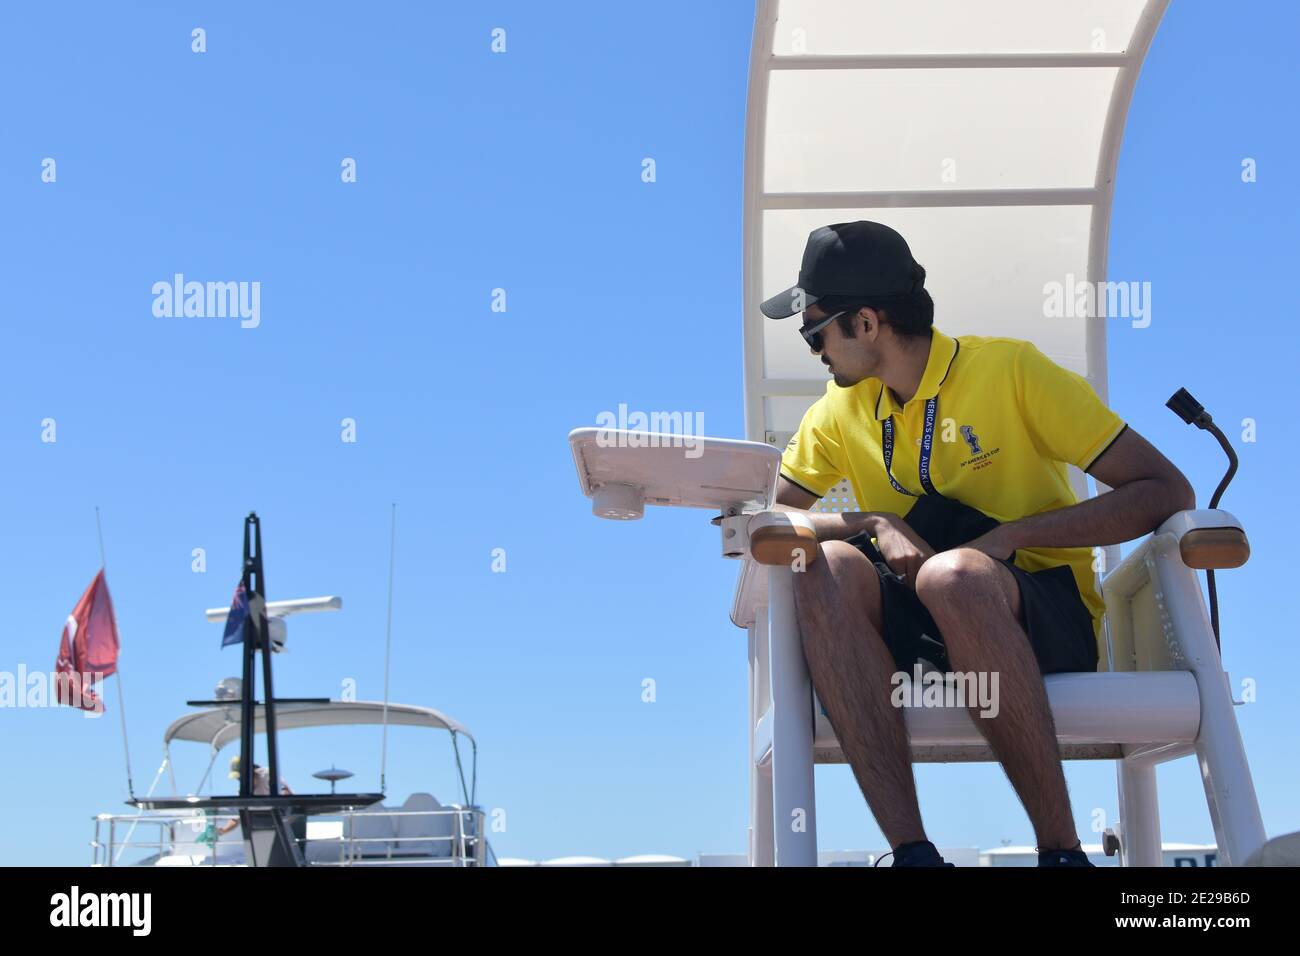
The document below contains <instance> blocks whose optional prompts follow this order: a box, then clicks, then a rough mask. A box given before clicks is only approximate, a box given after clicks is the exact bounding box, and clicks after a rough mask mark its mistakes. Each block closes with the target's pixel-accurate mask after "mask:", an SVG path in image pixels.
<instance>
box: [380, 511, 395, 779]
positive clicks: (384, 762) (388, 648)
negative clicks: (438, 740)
mask: <svg viewBox="0 0 1300 956" xmlns="http://www.w3.org/2000/svg"><path fill="white" fill-rule="evenodd" d="M396 560H397V502H395V501H394V502H393V510H392V517H391V519H390V521H389V526H388V624H387V626H386V627H385V629H384V731H383V739H382V741H381V743H380V745H379V792H380V793H387V792H388V783H387V779H386V775H387V772H388V674H389V662H390V660H391V659H392V655H393V568H394V566H395V564H396Z"/></svg>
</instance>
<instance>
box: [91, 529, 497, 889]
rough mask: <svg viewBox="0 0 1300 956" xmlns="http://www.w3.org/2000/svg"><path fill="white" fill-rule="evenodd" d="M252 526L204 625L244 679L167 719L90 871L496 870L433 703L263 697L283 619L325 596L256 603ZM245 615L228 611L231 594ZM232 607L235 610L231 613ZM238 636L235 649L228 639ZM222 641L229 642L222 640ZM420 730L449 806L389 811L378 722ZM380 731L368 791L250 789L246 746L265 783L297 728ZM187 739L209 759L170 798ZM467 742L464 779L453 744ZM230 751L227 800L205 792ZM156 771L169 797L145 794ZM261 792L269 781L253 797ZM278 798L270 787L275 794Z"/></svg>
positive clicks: (428, 803)
mask: <svg viewBox="0 0 1300 956" xmlns="http://www.w3.org/2000/svg"><path fill="white" fill-rule="evenodd" d="M261 552H262V549H261V525H260V521H259V519H258V518H257V515H256V514H255V513H254V514H250V515H249V516H248V518H247V519H246V521H245V528H244V571H245V573H244V577H243V580H242V582H241V586H240V590H238V591H236V601H235V604H234V605H232V608H231V609H229V610H228V609H226V608H212V609H209V610H208V611H207V618H208V620H209V621H214V622H217V623H226V622H227V620H228V617H229V616H230V615H231V614H232V612H233V613H235V614H237V615H239V619H238V621H237V622H236V623H235V624H231V625H230V626H228V627H227V634H232V633H234V634H236V635H238V634H239V633H240V632H242V644H243V650H244V676H243V677H242V678H235V677H229V678H226V679H224V680H222V681H221V682H220V683H218V684H217V687H216V691H215V694H214V696H213V698H212V699H210V700H192V701H187V704H188V705H189V706H190V707H194V708H197V709H196V710H194V711H192V712H190V713H186V714H184V715H182V716H181V717H178V718H177V719H175V720H174V721H172V722H171V724H169V725H168V727H167V729H166V730H165V732H164V733H163V762H162V764H161V765H160V766H159V768H158V772H157V773H156V774H155V776H154V780H153V783H152V784H151V785H150V787H149V792H148V794H146V795H145V796H144V797H141V798H135V797H134V796H133V797H132V799H131V800H130V801H129V803H130V805H131V806H133V807H134V812H107V813H101V814H99V815H97V816H96V817H95V818H94V828H95V829H94V837H93V839H92V841H91V853H92V860H91V863H92V865H93V866H150V867H152V866H181V867H193V866H294V867H311V866H316V867H319V866H330V867H334V866H340V867H342V866H346V867H354V866H366V867H375V866H398V867H410V866H415V867H429V866H452V867H470V866H473V867H482V866H495V865H496V860H495V856H494V854H493V851H492V848H491V846H490V844H489V842H488V839H487V831H486V826H485V824H486V821H485V815H484V812H483V809H482V807H480V806H479V805H478V804H477V803H476V802H475V800H476V793H477V786H478V744H477V742H476V741H475V739H474V736H473V735H472V734H471V733H470V732H469V730H468V728H466V727H465V726H464V725H463V724H462V723H460V722H459V721H457V720H455V719H453V718H452V717H450V716H448V715H447V714H444V713H442V712H441V711H438V710H435V709H433V708H431V707H422V706H417V705H414V704H400V703H391V702H388V701H350V700H331V699H328V698H279V697H276V696H275V695H274V693H273V692H272V687H273V684H272V677H271V659H272V656H273V655H274V654H275V653H277V652H279V651H282V650H283V649H284V646H285V642H286V640H287V625H286V623H285V619H286V618H287V617H289V616H291V615H293V614H300V613H314V612H322V611H336V610H339V609H341V608H342V606H343V601H342V599H341V598H339V597H337V596H329V597H317V598H305V599H295V600H287V601H272V602H267V601H266V600H265V597H264V595H263V594H262V561H261ZM241 591H242V593H243V594H244V595H245V597H244V599H243V600H244V601H245V603H246V608H241V606H240V601H241V598H240V593H241ZM237 609H238V610H237ZM236 640H241V638H239V637H238V636H236ZM233 642H234V641H232V643H233ZM259 652H260V653H261V654H262V664H263V675H264V682H265V684H266V696H265V699H264V700H261V701H259V700H257V699H256V696H255V685H254V677H255V675H256V670H255V669H254V667H253V662H254V657H255V655H256V654H257V653H259ZM390 725H393V726H408V727H424V728H427V729H430V730H433V731H435V732H445V733H447V734H449V735H450V738H451V744H452V753H453V755H454V758H455V763H456V773H457V779H458V782H459V794H458V795H457V796H458V800H459V802H457V803H451V804H442V803H440V802H439V801H438V799H437V798H436V797H435V796H434V795H433V794H432V793H430V792H426V791H420V792H415V793H412V794H410V795H409V796H407V797H406V798H405V799H404V800H403V801H402V802H401V803H400V804H388V803H386V802H385V801H386V800H387V799H388V795H387V794H386V793H385V792H384V789H385V784H384V772H383V769H382V767H383V766H384V760H385V759H386V753H387V733H386V731H387V727H388V726H390ZM355 726H381V727H383V728H384V730H385V734H384V739H383V743H382V745H381V748H382V750H381V771H380V792H378V793H338V792H336V787H337V784H338V782H339V781H342V780H347V779H349V778H350V777H351V776H352V774H351V773H350V772H348V771H346V770H339V769H338V768H335V767H331V768H330V769H328V770H322V771H320V772H318V773H316V774H315V775H314V776H315V777H316V778H317V779H320V780H322V781H323V782H328V783H329V785H330V792H329V793H315V794H298V793H291V792H287V788H286V792H277V793H269V792H261V793H259V792H258V790H259V787H258V786H257V785H256V783H255V777H254V769H253V768H254V767H255V764H253V759H252V758H253V754H254V746H253V743H254V738H255V737H256V736H257V735H261V736H262V737H263V741H264V752H265V753H266V754H267V764H268V771H267V774H268V776H267V778H266V779H267V780H268V781H269V780H279V779H280V777H279V773H278V735H279V733H280V732H282V731H286V730H297V729H302V728H307V727H335V728H343V727H355ZM174 741H188V742H191V743H196V744H200V745H203V746H205V747H206V748H207V750H208V755H209V759H208V763H207V767H206V769H205V770H204V773H203V776H202V777H201V778H200V780H199V781H198V783H197V784H196V785H195V787H194V789H193V790H192V791H190V792H188V793H180V792H179V791H177V784H176V777H175V772H174V764H173V761H172V752H171V745H172V743H173V742H174ZM462 741H463V742H465V743H467V744H468V745H469V747H468V754H467V755H466V756H467V758H468V763H469V768H468V771H469V772H468V778H467V776H466V767H465V761H464V760H463V759H462V751H461V743H462ZM236 743H237V744H238V745H239V749H240V756H239V763H238V767H239V770H238V772H237V773H236V772H232V774H231V775H232V776H238V778H239V781H240V792H239V794H238V795H221V794H214V793H211V792H210V789H211V785H212V778H213V767H214V766H215V765H216V763H217V761H218V759H219V758H220V757H221V755H222V753H223V751H225V749H226V748H227V747H229V746H230V745H232V744H236ZM164 774H166V775H167V776H168V778H169V780H170V782H171V785H172V788H173V791H174V792H173V794H171V795H168V796H155V795H154V790H155V789H156V788H157V786H158V783H159V781H160V780H161V779H162V778H163V775H164ZM263 789H265V790H269V789H271V788H270V787H269V786H267V787H266V788H263ZM276 789H279V788H276Z"/></svg>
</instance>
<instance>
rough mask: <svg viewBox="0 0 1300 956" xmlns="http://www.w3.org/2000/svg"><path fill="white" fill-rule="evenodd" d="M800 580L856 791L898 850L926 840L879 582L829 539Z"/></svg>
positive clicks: (803, 612) (823, 691)
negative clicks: (896, 702)
mask: <svg viewBox="0 0 1300 956" xmlns="http://www.w3.org/2000/svg"><path fill="white" fill-rule="evenodd" d="M821 551H822V557H821V559H820V560H818V561H815V562H814V563H812V564H810V565H809V566H808V569H807V570H806V571H804V572H802V573H800V574H796V575H795V576H794V577H795V589H794V593H795V610H796V612H797V613H798V615H799V630H800V633H801V634H802V637H803V651H804V657H805V658H806V659H807V661H808V670H809V673H810V674H811V676H812V682H813V686H814V687H815V688H817V696H818V697H819V698H820V699H821V702H822V704H823V705H824V706H825V708H826V714H827V716H828V717H829V718H830V722H831V726H832V727H833V728H834V729H835V735H836V737H837V738H838V739H839V742H840V746H841V747H842V748H843V749H844V755H845V756H846V757H847V758H848V761H849V764H850V766H852V768H853V775H854V777H856V778H857V781H858V786H859V787H860V788H861V789H862V794H863V796H865V797H866V799H867V806H868V807H870V808H871V812H872V813H873V814H875V817H876V822H877V823H878V824H879V825H880V829H881V832H883V833H884V835H885V839H887V840H888V841H889V845H890V847H891V848H893V849H897V848H898V846H899V845H900V844H903V843H912V842H915V841H918V840H924V839H926V836H925V828H924V827H923V826H922V824H921V810H920V807H919V806H918V804H917V800H916V780H915V778H914V777H913V775H912V756H911V750H910V748H909V746H908V740H907V730H906V727H905V725H904V723H903V711H902V710H901V709H899V708H896V707H894V706H893V705H892V704H891V702H890V691H891V690H892V689H893V688H892V686H891V684H890V676H891V675H892V674H893V673H894V672H895V671H896V670H897V667H896V666H895V664H894V658H893V655H891V654H890V653H889V650H888V648H886V647H885V642H884V640H883V639H882V638H881V636H880V631H881V613H880V603H881V597H880V578H879V576H878V575H877V573H876V570H875V568H873V567H872V566H871V562H870V561H868V560H867V557H866V555H864V554H863V553H862V552H861V551H859V550H858V549H857V548H854V547H853V546H852V545H849V544H845V543H844V542H843V541H827V542H824V543H823V544H822V546H821Z"/></svg>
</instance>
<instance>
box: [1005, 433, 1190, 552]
mask: <svg viewBox="0 0 1300 956" xmlns="http://www.w3.org/2000/svg"><path fill="white" fill-rule="evenodd" d="M1088 474H1090V475H1092V476H1093V478H1095V479H1097V481H1099V482H1102V483H1104V484H1106V485H1109V486H1110V487H1111V488H1112V490H1111V491H1108V492H1106V493H1105V494H1103V495H1098V496H1097V497H1095V498H1089V499H1088V500H1087V501H1081V502H1079V503H1078V504H1074V505H1070V506H1069V507H1067V508H1058V509H1056V510H1054V511H1045V512H1043V513H1042V514H1036V515H1030V516H1029V517H1026V518H1020V519H1018V520H1016V521H1009V522H1007V523H1006V524H1004V525H1002V526H1001V527H999V528H996V529H994V531H992V532H990V534H989V535H985V536H983V538H981V539H980V540H981V541H983V540H984V539H986V538H989V537H993V536H996V537H998V538H1000V539H1001V542H1002V544H1004V545H1009V547H1008V548H1007V551H1008V554H1009V552H1010V551H1011V550H1012V549H1015V548H1077V547H1099V546H1103V545H1108V544H1119V543H1120V542H1123V541H1132V540H1133V539H1134V538H1140V537H1142V535H1144V534H1149V533H1150V532H1152V531H1154V530H1155V529H1156V528H1157V527H1159V525H1160V524H1161V523H1162V522H1163V521H1165V519H1166V518H1168V517H1169V516H1170V515H1173V514H1174V513H1176V512H1179V511H1186V510H1189V509H1192V508H1195V507H1196V493H1195V492H1194V491H1193V490H1192V486H1191V484H1190V483H1189V482H1188V481H1187V479H1186V477H1184V476H1183V473H1182V472H1181V471H1179V470H1178V468H1177V467H1176V466H1175V465H1174V464H1173V463H1172V462H1171V461H1169V459H1168V458H1166V457H1165V456H1164V455H1162V454H1160V452H1159V450H1158V449H1156V448H1155V446H1153V445H1152V444H1151V443H1150V442H1148V441H1147V440H1146V439H1145V438H1143V437H1142V436H1141V435H1139V434H1138V433H1137V432H1136V431H1134V430H1133V428H1131V427H1129V428H1126V429H1125V430H1124V432H1123V433H1122V434H1121V435H1120V436H1119V437H1118V438H1116V439H1115V441H1114V442H1113V443H1112V444H1111V446H1110V447H1109V448H1108V449H1106V451H1104V452H1102V454H1101V456H1100V457H1099V458H1098V459H1097V460H1096V461H1094V462H1093V463H1092V465H1091V466H1089V468H1088ZM1000 556H1001V557H1006V556H1007V555H1005V554H1004V555H1000Z"/></svg>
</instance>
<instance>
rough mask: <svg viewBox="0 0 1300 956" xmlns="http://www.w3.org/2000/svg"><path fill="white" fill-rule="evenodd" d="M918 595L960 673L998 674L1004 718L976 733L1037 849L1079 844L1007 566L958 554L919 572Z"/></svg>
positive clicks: (979, 555) (979, 720) (972, 553)
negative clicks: (998, 766)
mask: <svg viewBox="0 0 1300 956" xmlns="http://www.w3.org/2000/svg"><path fill="white" fill-rule="evenodd" d="M916 593H917V596H919V597H920V598H921V601H922V603H923V604H925V606H926V609H927V610H929V612H930V615H931V617H933V618H934V622H935V623H936V624H937V625H938V626H939V630H940V631H941V632H942V634H943V640H944V644H945V645H946V646H947V648H948V660H949V662H950V663H951V664H952V668H953V670H955V671H967V672H976V673H980V672H983V673H988V674H993V673H996V674H997V675H998V713H997V715H996V716H994V717H980V716H979V710H980V708H979V707H978V706H974V707H971V708H970V710H971V717H972V719H973V720H974V721H975V726H976V727H977V728H979V730H980V732H981V733H982V734H983V735H984V737H985V739H986V740H988V742H989V745H990V746H991V747H992V748H993V752H994V753H995V754H997V757H998V759H999V760H1000V761H1001V762H1002V766H1003V768H1004V769H1005V770H1006V774H1007V778H1008V779H1009V780H1010V781H1011V785H1012V786H1013V787H1014V788H1015V791H1016V793H1017V794H1018V795H1019V797H1020V802H1021V803H1022V804H1024V807H1025V811H1026V812H1027V813H1028V814H1029V819H1030V821H1031V822H1032V823H1033V825H1034V833H1035V835H1036V836H1037V838H1038V845H1039V846H1040V847H1042V848H1047V847H1060V848H1067V847H1072V846H1074V845H1075V843H1077V842H1078V836H1077V835H1076V833H1075V828H1074V819H1073V816H1072V814H1071V812H1070V795H1069V792H1068V791H1067V789H1066V786H1065V771H1064V770H1063V769H1062V766H1061V752H1060V749H1059V747H1058V746H1057V743H1056V725H1055V724H1054V723H1053V721H1052V712H1051V709H1050V708H1049V707H1048V703H1047V690H1046V688H1045V687H1044V685H1043V677H1042V674H1041V673H1040V672H1039V669H1038V660H1037V658H1035V657H1034V652H1033V649H1032V647H1031V646H1030V644H1029V635H1028V634H1026V633H1025V629H1024V627H1023V625H1022V623H1021V619H1022V617H1023V610H1022V608H1021V606H1020V588H1019V586H1018V585H1017V584H1016V579H1015V577H1014V576H1013V575H1012V574H1011V572H1010V571H1008V570H1007V569H1006V567H1005V566H1003V565H1002V564H1000V563H999V562H998V561H996V560H995V559H994V558H991V557H989V556H988V555H987V554H984V553H983V552H982V551H977V550H975V549H974V548H955V549H953V550H951V551H945V552H942V553H940V554H937V555H935V556H934V557H932V558H930V559H929V560H928V561H926V562H925V564H923V565H922V566H921V570H920V572H919V573H918V574H917V579H916Z"/></svg>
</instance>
